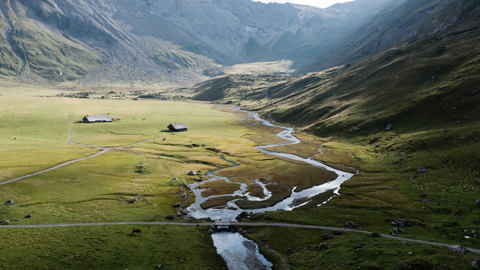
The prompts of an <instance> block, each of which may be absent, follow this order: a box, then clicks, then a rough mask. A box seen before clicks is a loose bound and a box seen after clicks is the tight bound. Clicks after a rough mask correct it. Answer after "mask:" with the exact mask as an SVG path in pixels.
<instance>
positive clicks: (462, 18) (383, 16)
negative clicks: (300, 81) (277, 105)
mask: <svg viewBox="0 0 480 270" xmlns="http://www.w3.org/2000/svg"><path fill="white" fill-rule="evenodd" d="M479 8H480V2H479V1H475V0H447V1H445V0H403V1H397V2H396V3H393V4H392V5H391V6H389V7H388V8H386V9H385V10H383V11H382V12H379V13H377V14H376V15H375V16H373V17H372V19H371V20H369V21H368V22H367V23H365V24H364V25H362V26H361V27H360V28H359V29H358V31H356V32H355V33H353V34H350V35H348V36H346V37H344V38H343V39H342V40H340V41H339V42H338V43H336V44H335V47H328V46H327V47H324V48H319V51H318V53H319V54H318V58H317V61H316V63H315V64H313V65H312V66H310V69H309V70H311V71H314V70H318V69H323V68H328V67H331V66H332V65H338V64H347V63H350V62H353V61H355V60H358V59H361V58H363V57H366V56H370V55H373V54H376V53H379V52H381V51H383V50H385V49H388V48H392V47H395V46H401V45H402V44H405V43H410V44H412V43H414V42H416V41H419V40H422V39H425V38H428V37H435V36H436V35H440V34H442V32H444V31H445V30H448V29H453V30H454V31H463V30H464V29H469V28H471V27H478V18H479V17H478V15H479ZM462 29H463V30H462Z"/></svg>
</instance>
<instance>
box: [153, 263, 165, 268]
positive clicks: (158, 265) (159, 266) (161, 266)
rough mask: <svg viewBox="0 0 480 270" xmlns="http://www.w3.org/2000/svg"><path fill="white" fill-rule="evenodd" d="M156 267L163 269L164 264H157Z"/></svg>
mask: <svg viewBox="0 0 480 270" xmlns="http://www.w3.org/2000/svg"><path fill="white" fill-rule="evenodd" d="M154 268H155V269H162V268H163V265H161V264H157V265H155V267H154Z"/></svg>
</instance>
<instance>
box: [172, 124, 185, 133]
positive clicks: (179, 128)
mask: <svg viewBox="0 0 480 270" xmlns="http://www.w3.org/2000/svg"><path fill="white" fill-rule="evenodd" d="M187 129H188V126H187V124H184V123H170V125H168V130H169V131H170V132H179V131H187Z"/></svg>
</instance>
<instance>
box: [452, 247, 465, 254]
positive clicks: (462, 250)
mask: <svg viewBox="0 0 480 270" xmlns="http://www.w3.org/2000/svg"><path fill="white" fill-rule="evenodd" d="M448 250H450V251H451V252H454V253H458V254H467V249H466V248H465V247H462V246H460V245H456V246H449V247H448Z"/></svg>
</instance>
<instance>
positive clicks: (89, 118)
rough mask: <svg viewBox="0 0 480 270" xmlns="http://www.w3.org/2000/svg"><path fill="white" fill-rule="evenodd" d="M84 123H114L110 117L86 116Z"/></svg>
mask: <svg viewBox="0 0 480 270" xmlns="http://www.w3.org/2000/svg"><path fill="white" fill-rule="evenodd" d="M82 121H83V122H84V123H101V122H112V118H111V117H110V116H108V115H85V116H84V117H83V120H82Z"/></svg>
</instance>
